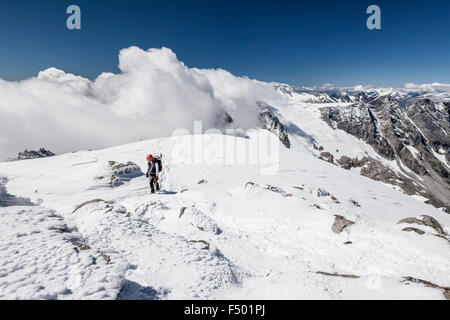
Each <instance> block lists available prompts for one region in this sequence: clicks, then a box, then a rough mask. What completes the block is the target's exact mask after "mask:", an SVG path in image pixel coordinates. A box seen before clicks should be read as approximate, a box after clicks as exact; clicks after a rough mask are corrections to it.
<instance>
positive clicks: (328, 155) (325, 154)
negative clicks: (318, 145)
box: [320, 151, 334, 163]
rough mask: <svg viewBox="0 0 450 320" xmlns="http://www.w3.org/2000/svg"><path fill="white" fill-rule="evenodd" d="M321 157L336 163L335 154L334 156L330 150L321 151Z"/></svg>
mask: <svg viewBox="0 0 450 320" xmlns="http://www.w3.org/2000/svg"><path fill="white" fill-rule="evenodd" d="M320 157H321V158H322V159H323V160H326V161H328V162H330V163H334V156H333V155H332V154H331V153H329V152H328V151H326V152H321V153H320Z"/></svg>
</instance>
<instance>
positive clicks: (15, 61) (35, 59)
mask: <svg viewBox="0 0 450 320" xmlns="http://www.w3.org/2000/svg"><path fill="white" fill-rule="evenodd" d="M70 4H77V5H79V6H80V7H81V10H82V30H81V31H69V30H68V29H67V28H66V18H67V16H68V15H67V14H66V8H67V6H68V5H70ZM370 4H377V5H379V6H380V7H381V14H382V30H372V31H371V30H368V29H367V28H366V18H367V16H368V15H367V14H366V13H365V11H366V8H367V7H368V6H369V5H370ZM0 6H1V7H0V77H1V78H3V79H7V80H19V79H24V78H27V77H30V76H34V75H36V74H37V73H38V72H39V71H40V70H43V69H45V68H48V67H51V66H54V67H57V68H60V69H63V70H65V71H66V72H71V73H74V74H77V75H82V76H85V77H88V78H91V79H93V78H95V77H96V76H97V75H98V74H100V73H101V72H104V71H110V72H117V71H118V69H117V64H118V58H117V56H118V52H119V50H120V49H122V48H125V47H128V46H131V45H137V46H139V47H141V48H145V49H148V48H151V47H162V46H166V47H169V48H171V49H172V50H174V51H175V53H176V54H177V55H178V57H179V59H180V60H182V61H184V62H185V63H186V64H187V65H188V66H191V67H200V68H216V67H220V68H224V69H226V70H229V71H230V72H232V73H234V74H236V75H246V76H249V77H251V78H256V79H259V80H264V81H280V82H286V83H291V84H294V85H320V84H324V83H333V84H336V85H353V84H373V85H383V86H401V85H403V84H404V83H405V82H415V83H424V82H434V81H437V82H447V83H449V82H450V1H448V0H442V1H439V0H435V1H431V0H430V1H417V0H405V1H400V0H390V1H378V0H371V1H365V0H360V1H337V0H335V1H321V0H318V1H304V2H302V1H283V0H278V1H269V0H259V1H256V0H244V1H232V0H226V1H225V0H207V1H206V0H205V1H204V0H202V1H198V0H189V1H166V0H165V1H153V0H141V1H138V0H126V1H125V0H121V1H119V0H108V1H106V0H95V1H94V0H71V1H66V0H47V1H38V0H2V1H1V3H0Z"/></svg>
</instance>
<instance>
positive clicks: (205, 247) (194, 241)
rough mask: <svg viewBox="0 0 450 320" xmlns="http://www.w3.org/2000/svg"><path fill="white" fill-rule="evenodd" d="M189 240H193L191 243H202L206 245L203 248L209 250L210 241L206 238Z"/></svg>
mask: <svg viewBox="0 0 450 320" xmlns="http://www.w3.org/2000/svg"><path fill="white" fill-rule="evenodd" d="M189 242H191V243H202V244H204V245H205V246H204V247H203V248H202V249H204V250H209V243H208V242H207V241H205V240H189Z"/></svg>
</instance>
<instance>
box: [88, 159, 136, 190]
mask: <svg viewBox="0 0 450 320" xmlns="http://www.w3.org/2000/svg"><path fill="white" fill-rule="evenodd" d="M143 175H144V173H143V172H142V170H141V168H140V167H139V166H138V165H137V164H135V163H134V162H131V161H128V162H127V163H120V162H116V161H109V162H108V167H107V169H106V172H105V174H103V175H100V176H97V177H96V178H95V180H96V181H97V183H99V184H105V185H107V186H111V187H117V186H120V185H122V184H124V183H125V182H128V181H130V180H131V179H133V178H137V177H140V176H143Z"/></svg>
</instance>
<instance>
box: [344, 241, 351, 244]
mask: <svg viewBox="0 0 450 320" xmlns="http://www.w3.org/2000/svg"><path fill="white" fill-rule="evenodd" d="M352 243H353V242H351V241H345V242H344V244H352Z"/></svg>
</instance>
